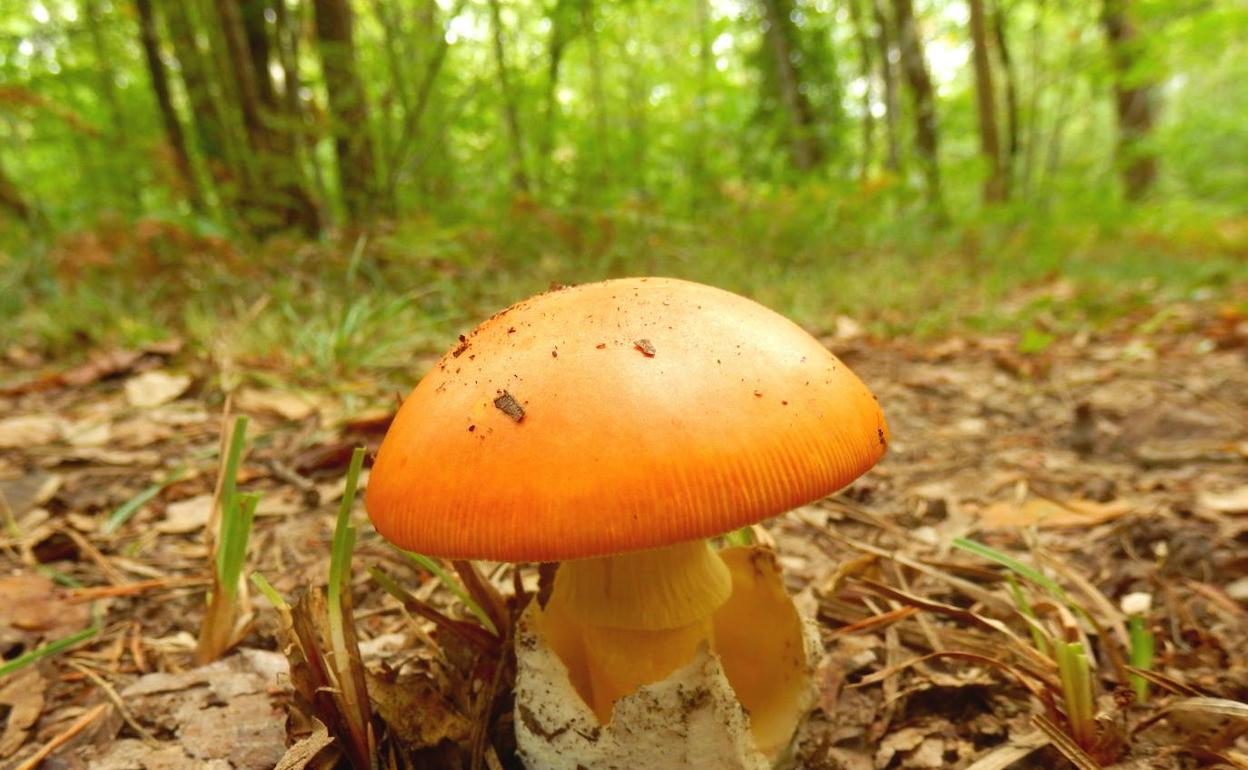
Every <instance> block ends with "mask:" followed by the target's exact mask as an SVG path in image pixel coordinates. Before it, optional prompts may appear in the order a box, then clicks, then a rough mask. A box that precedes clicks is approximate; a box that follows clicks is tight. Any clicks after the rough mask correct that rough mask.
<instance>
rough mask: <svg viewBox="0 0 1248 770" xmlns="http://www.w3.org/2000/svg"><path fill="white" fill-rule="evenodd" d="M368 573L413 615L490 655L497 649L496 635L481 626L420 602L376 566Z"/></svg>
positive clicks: (370, 568)
mask: <svg viewBox="0 0 1248 770" xmlns="http://www.w3.org/2000/svg"><path fill="white" fill-rule="evenodd" d="M368 574H369V575H371V576H372V578H373V580H376V581H377V584H378V585H380V586H381V587H382V588H383V589H384V590H385V591H386V593H388V594H390V595H391V596H393V597H394V598H395V599H398V600H399V601H400V602H402V603H403V608H404V609H406V610H407V611H408V612H410V613H412V614H413V615H419V616H420V617H422V618H424V619H425V620H428V621H429V622H431V623H433V624H434V625H435V626H437V627H438V628H441V629H443V630H444V631H448V632H450V633H452V634H455V635H456V636H458V637H459V638H460V639H462V640H463V641H465V642H467V643H468V644H470V645H472V646H473V647H475V648H477V649H478V650H480V651H481V652H484V653H488V654H491V655H492V654H494V653H495V652H496V651H497V650H498V643H499V640H498V637H496V636H494V635H493V634H491V633H490V632H488V631H486V630H485V629H484V628H482V627H481V626H478V625H475V624H473V623H466V622H464V621H462V620H453V619H451V618H448V617H447V616H446V615H443V614H442V613H441V612H439V611H438V610H437V609H435V608H433V607H430V606H429V605H428V604H426V603H425V602H422V601H421V600H420V599H418V598H416V597H415V596H413V595H412V594H411V593H409V592H408V591H407V589H405V588H403V587H402V586H401V585H399V584H398V582H397V581H395V580H394V578H392V577H390V576H389V575H387V574H386V573H385V572H383V571H382V570H381V569H379V568H377V567H369V569H368Z"/></svg>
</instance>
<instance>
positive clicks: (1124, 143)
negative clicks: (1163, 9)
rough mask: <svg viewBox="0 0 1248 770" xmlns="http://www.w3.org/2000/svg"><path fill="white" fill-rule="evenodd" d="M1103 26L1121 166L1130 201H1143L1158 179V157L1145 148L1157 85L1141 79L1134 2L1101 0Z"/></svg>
mask: <svg viewBox="0 0 1248 770" xmlns="http://www.w3.org/2000/svg"><path fill="white" fill-rule="evenodd" d="M1101 26H1102V28H1104V30H1105V40H1106V42H1107V44H1108V46H1109V58H1110V64H1111V65H1112V66H1113V70H1114V107H1115V110H1116V112H1117V115H1118V146H1117V158H1118V166H1119V168H1120V169H1121V173H1122V186H1123V190H1124V192H1125V194H1126V196H1127V199H1128V200H1133V201H1136V200H1140V199H1141V198H1143V197H1144V196H1145V195H1147V194H1148V192H1149V190H1151V189H1152V187H1153V183H1154V182H1155V181H1156V179H1157V156H1156V155H1154V154H1153V153H1152V152H1151V151H1150V150H1148V149H1146V148H1145V147H1144V146H1143V144H1144V142H1145V140H1147V139H1148V135H1149V134H1150V133H1152V130H1153V123H1154V121H1155V119H1156V107H1155V101H1156V98H1157V97H1156V84H1155V83H1154V82H1153V81H1152V80H1151V79H1141V78H1140V77H1139V75H1138V73H1137V72H1135V69H1136V67H1137V65H1138V64H1139V62H1140V58H1141V57H1140V40H1139V32H1138V31H1137V29H1136V26H1135V22H1134V20H1133V19H1132V18H1131V0H1102V4H1101Z"/></svg>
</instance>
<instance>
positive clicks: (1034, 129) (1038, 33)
mask: <svg viewBox="0 0 1248 770" xmlns="http://www.w3.org/2000/svg"><path fill="white" fill-rule="evenodd" d="M1047 9H1048V5H1047V4H1046V3H1045V1H1044V0H1036V9H1035V16H1034V17H1032V22H1031V34H1030V35H1029V37H1030V41H1029V43H1028V46H1027V47H1028V55H1027V59H1028V66H1027V70H1028V79H1029V80H1030V81H1031V84H1030V85H1031V87H1030V91H1029V93H1028V94H1027V147H1026V148H1025V150H1024V152H1023V171H1022V194H1023V197H1025V198H1030V197H1031V191H1032V181H1033V180H1034V179H1035V178H1036V176H1037V175H1038V174H1037V170H1036V169H1037V164H1038V163H1039V157H1040V93H1041V90H1042V89H1041V83H1042V82H1043V81H1044V72H1043V70H1044V64H1043V59H1042V58H1041V55H1040V51H1041V49H1042V48H1043V46H1044V19H1045V11H1046V10H1047Z"/></svg>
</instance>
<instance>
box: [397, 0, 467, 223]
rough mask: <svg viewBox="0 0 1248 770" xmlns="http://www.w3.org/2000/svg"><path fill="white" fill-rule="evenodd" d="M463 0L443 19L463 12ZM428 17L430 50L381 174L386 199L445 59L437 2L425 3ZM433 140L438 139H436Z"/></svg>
mask: <svg viewBox="0 0 1248 770" xmlns="http://www.w3.org/2000/svg"><path fill="white" fill-rule="evenodd" d="M466 3H467V0H456V3H455V6H454V7H453V8H452V9H451V11H450V13H448V14H447V15H446V22H447V23H450V21H452V20H453V19H455V18H456V17H457V16H459V14H460V13H462V12H463V10H464V6H465V5H466ZM426 8H427V9H428V11H429V16H428V17H427V18H426V19H424V24H423V26H424V27H425V28H426V29H427V30H428V32H429V35H428V36H427V37H426V38H425V39H426V40H428V41H429V42H430V43H431V44H432V46H433V50H432V51H431V52H430V54H429V55H428V57H427V58H426V59H425V72H424V75H423V76H422V77H421V80H420V83H419V84H418V85H417V90H416V97H415V99H413V100H412V107H411V109H410V110H408V111H407V112H406V114H404V116H403V126H402V130H401V131H400V133H399V141H398V142H397V143H396V145H395V154H394V157H393V158H391V160H390V170H389V173H387V174H386V175H385V186H384V191H385V196H386V200H393V199H395V197H396V196H397V190H398V184H399V177H400V176H401V175H402V174H403V172H404V171H405V170H406V169H407V168H408V166H409V165H410V163H411V153H412V151H413V149H414V147H415V146H416V145H417V144H418V142H417V138H418V135H419V133H420V128H421V119H422V118H423V117H424V115H425V111H426V110H427V109H428V107H429V102H430V100H431V99H432V98H433V88H434V85H435V84H436V83H437V80H438V75H439V74H440V73H441V72H442V65H443V63H444V62H445V61H446V52H447V49H448V48H449V47H450V46H449V44H448V43H447V39H446V30H445V25H444V24H439V23H438V20H437V16H436V14H437V3H435V2H430V3H428V4H427V5H426ZM438 136H439V137H441V136H442V129H441V128H440V129H439V131H438ZM437 141H439V142H440V141H441V139H440V138H439V139H438V140H437Z"/></svg>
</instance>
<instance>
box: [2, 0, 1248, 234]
mask: <svg viewBox="0 0 1248 770" xmlns="http://www.w3.org/2000/svg"><path fill="white" fill-rule="evenodd" d="M284 2H286V6H285V8H284V9H283V10H284V13H285V14H286V15H287V16H289V17H290V19H293V21H287V20H285V19H284V20H282V22H283V23H289V24H292V25H293V27H294V29H295V30H296V39H295V41H294V42H295V45H294V46H293V49H294V55H295V56H296V57H297V66H296V67H295V70H296V74H297V77H298V79H299V81H300V83H301V87H300V88H299V91H298V101H299V103H300V104H301V105H302V108H303V110H304V111H305V115H304V116H303V117H302V118H300V119H299V120H300V121H301V125H302V126H303V128H304V130H305V137H306V138H307V139H308V143H307V145H306V146H305V147H304V148H303V149H304V152H303V154H302V155H301V157H300V162H301V164H302V167H303V172H304V173H305V174H306V175H307V176H308V178H309V179H311V180H313V182H312V184H313V185H314V186H315V187H317V188H318V193H317V194H318V195H319V196H320V197H322V198H323V199H324V203H325V204H327V205H328V208H329V209H330V211H331V212H334V214H335V219H336V220H339V221H341V218H342V213H341V212H342V202H341V200H340V196H339V195H338V193H337V192H336V185H335V181H334V175H335V172H336V169H335V167H334V164H333V160H332V158H333V138H332V135H331V132H330V131H329V130H328V125H327V124H328V122H329V119H328V117H327V107H326V100H327V94H326V87H325V78H324V77H323V70H322V66H321V62H320V59H319V57H318V50H317V47H316V45H315V44H314V41H313V38H314V34H315V33H314V31H313V24H314V22H313V18H312V11H313V9H312V7H311V6H312V5H313V4H312V3H311V2H296V1H295V0H284ZM854 3H856V4H857V6H858V7H857V8H851V4H854ZM253 4H254V3H253ZM243 5H244V6H245V5H247V3H243ZM259 5H261V6H263V13H264V14H265V15H266V26H267V28H268V32H269V34H270V35H272V36H274V42H275V43H276V36H277V35H279V34H280V30H278V29H277V23H278V18H277V16H278V14H277V13H276V10H277V8H276V5H275V4H274V3H272V2H266V3H260V4H259ZM155 6H156V11H157V14H158V16H162V17H163V18H162V19H160V20H159V21H160V23H159V24H158V26H157V31H158V34H159V37H160V45H161V51H162V58H163V61H164V63H165V65H166V66H167V68H168V69H169V71H170V75H171V77H170V82H171V88H172V96H173V102H174V106H175V107H176V109H177V110H178V113H179V116H180V119H181V120H182V121H183V123H184V125H185V126H186V130H187V132H188V134H190V135H191V139H192V141H190V144H191V146H192V155H193V156H194V157H193V160H194V163H195V169H196V174H197V175H198V176H199V178H200V179H201V180H205V179H207V178H208V177H209V176H210V171H209V169H208V168H207V165H206V161H205V158H204V156H203V153H202V151H201V150H200V149H199V147H200V146H202V137H201V138H200V139H199V141H198V143H197V141H196V140H195V134H196V130H195V129H194V127H193V126H192V125H191V124H192V123H193V120H194V112H193V105H192V104H191V101H190V99H189V97H188V93H187V86H186V83H185V80H184V78H182V77H179V75H181V74H184V73H185V69H184V67H183V66H182V64H181V62H180V58H179V54H180V53H184V52H179V51H178V50H176V46H175V45H174V43H173V42H171V39H170V36H169V34H168V32H167V29H168V16H169V11H170V8H169V6H170V4H169V3H167V2H166V3H161V2H157V3H156V4H155ZM184 6H185V8H186V11H187V16H188V18H189V21H190V23H191V24H192V25H194V26H195V28H196V31H195V34H196V35H197V37H198V38H199V44H200V46H201V49H202V50H203V51H208V52H209V53H213V52H214V51H215V49H213V46H212V41H211V40H210V38H211V37H212V35H213V34H215V33H214V32H213V31H212V30H211V29H210V26H211V25H212V24H213V23H215V17H214V14H213V9H212V6H211V4H210V3H207V2H204V1H203V0H199V1H198V2H190V3H186V4H184ZM766 6H767V4H766V3H754V2H744V1H742V2H732V1H730V0H688V2H654V1H653V0H650V1H647V0H634V1H633V2H596V3H595V2H591V1H590V0H558V1H557V0H547V2H530V1H529V0H520V1H518V2H517V1H507V2H502V3H500V5H499V9H500V19H501V25H502V33H503V34H502V41H503V42H504V44H505V63H506V69H507V74H508V81H507V88H508V89H509V90H510V91H511V92H512V93H510V94H507V95H506V96H507V98H508V99H510V100H511V101H512V102H513V103H514V105H515V110H516V112H517V116H518V124H519V126H520V127H521V130H522V136H523V149H522V150H521V152H522V157H523V166H524V170H525V173H526V175H527V177H528V181H529V188H530V194H531V195H533V196H534V197H536V198H538V199H540V200H542V201H543V202H546V203H550V204H555V205H572V206H602V205H619V204H620V203H621V202H630V201H631V202H636V203H639V204H642V203H644V204H645V205H647V206H653V207H656V208H658V209H665V210H668V211H671V212H688V211H691V210H695V209H696V207H697V206H698V205H700V204H702V203H705V202H707V201H708V200H717V199H723V198H725V197H726V198H733V197H739V196H748V195H753V194H756V193H758V194H765V193H766V192H767V191H768V190H773V189H775V188H777V187H783V186H788V185H794V184H799V185H814V186H825V187H827V188H828V194H829V196H831V197H833V198H835V197H838V196H851V195H854V194H856V192H857V191H858V187H857V185H858V183H859V180H861V179H862V178H863V174H862V171H863V163H864V157H863V151H864V147H863V145H864V133H863V130H862V122H863V120H864V117H865V116H866V115H868V114H869V115H870V118H871V119H872V120H873V121H874V122H875V123H876V126H875V129H874V136H873V137H872V142H873V145H874V146H873V147H872V154H873V157H871V158H869V159H868V160H867V173H866V179H867V180H868V181H869V180H873V179H874V180H876V181H877V183H879V184H884V185H887V186H889V187H890V189H892V190H893V191H896V192H898V193H901V194H904V195H903V197H905V196H906V195H913V196H916V197H917V194H918V191H919V190H920V188H921V187H922V184H921V181H920V178H919V177H920V170H919V164H917V163H916V162H914V159H913V156H914V154H915V148H914V140H913V132H912V131H911V130H910V119H909V118H908V117H907V116H908V114H909V113H911V112H912V111H913V105H912V103H911V101H910V99H909V98H908V95H906V94H904V93H903V94H901V95H900V96H901V98H899V99H898V100H897V101H898V108H899V114H897V115H896V119H897V122H898V124H899V125H898V127H897V129H896V133H897V138H898V141H899V144H900V155H901V158H900V161H901V162H900V168H899V170H898V172H897V173H896V175H893V174H892V173H891V172H890V171H889V170H888V169H886V167H885V158H884V136H883V131H884V125H883V124H884V122H885V118H886V113H887V105H886V103H885V97H884V94H883V88H882V83H881V78H880V72H879V63H878V61H875V62H872V63H871V66H872V67H873V68H874V70H875V72H874V75H873V76H872V77H871V78H870V79H868V78H864V77H863V62H862V56H863V49H862V48H861V47H860V46H859V41H858V40H857V39H856V24H855V20H854V14H855V13H858V14H862V15H863V16H864V17H865V23H864V26H865V29H866V31H867V33H868V34H872V33H873V30H874V21H873V20H872V10H873V7H877V6H884V7H885V9H886V10H888V8H887V6H888V3H874V4H873V3H872V2H870V0H865V1H864V0H853V2H852V3H851V0H835V1H834V0H817V1H815V2H810V1H809V0H797V1H795V2H789V3H780V4H778V7H780V8H787V9H788V12H789V13H788V15H789V19H790V20H791V29H792V31H793V32H794V34H795V35H796V38H795V39H793V40H792V41H791V42H792V45H791V48H790V51H789V54H790V57H791V59H792V60H793V61H794V62H795V63H797V64H799V65H800V68H801V69H800V72H801V76H802V82H801V83H800V85H799V88H800V90H801V92H802V93H803V94H804V95H805V97H806V98H807V99H808V101H809V103H810V105H811V109H812V110H813V112H814V115H815V117H816V120H815V122H814V124H813V129H812V130H813V132H814V134H815V139H816V140H817V141H818V143H819V145H820V147H821V148H822V153H823V161H822V162H821V163H819V164H818V165H817V166H816V167H815V168H813V169H809V170H799V169H797V168H795V167H794V163H793V159H792V158H791V157H790V152H789V147H788V143H787V141H786V136H787V134H788V132H789V131H791V130H792V125H791V123H792V121H791V118H790V115H789V114H788V113H787V112H786V106H785V103H784V97H783V94H782V91H783V88H782V84H781V83H779V82H778V78H777V71H776V67H775V57H774V56H773V54H772V51H771V50H769V48H768V43H767V37H766V36H767V31H766V30H767V25H768V22H767V21H766ZM988 6H989V7H990V9H991V10H992V12H993V13H995V14H1000V15H1001V16H1002V18H1003V21H1004V33H1005V35H1006V39H1007V40H1008V44H1009V48H1010V50H1009V54H1010V56H1011V58H1012V67H1013V75H1014V79H1015V81H1016V83H1015V86H1016V88H1017V90H1018V111H1019V118H1018V119H1019V121H1020V129H1019V131H1020V136H1021V141H1022V143H1023V146H1022V148H1021V149H1020V160H1019V161H1018V162H1019V163H1020V165H1021V164H1026V166H1027V169H1026V172H1025V173H1026V174H1027V177H1026V178H1025V179H1023V180H1020V182H1022V184H1025V185H1026V189H1024V190H1023V191H1022V192H1023V193H1024V194H1025V195H1027V196H1029V197H1031V198H1033V199H1045V198H1048V197H1052V196H1087V195H1093V196H1102V195H1106V194H1113V190H1114V184H1115V179H1114V174H1113V167H1114V162H1115V161H1114V137H1115V131H1116V127H1115V122H1114V114H1113V89H1112V83H1111V80H1112V77H1113V73H1112V72H1111V70H1110V66H1109V57H1108V56H1107V51H1106V40H1105V35H1104V34H1103V32H1102V30H1101V27H1100V25H1099V24H1098V19H1099V15H1100V13H1101V6H1102V4H1101V3H1099V2H1091V3H1082V2H1078V3H1076V2H1058V1H1057V0H1001V2H990V3H988ZM351 10H352V11H353V14H354V26H355V57H354V58H355V64H356V66H357V68H358V71H359V73H360V77H361V79H362V81H363V83H364V89H365V92H366V96H365V101H366V103H367V107H368V111H367V119H366V121H365V123H364V124H363V125H361V126H358V127H356V128H357V129H358V130H363V131H366V132H367V133H368V135H369V136H370V137H371V138H372V140H373V142H374V146H375V152H376V155H377V157H378V159H379V162H378V164H377V169H378V172H377V173H378V175H379V176H381V177H383V178H384V180H385V181H386V182H387V183H389V182H392V183H393V184H392V186H393V192H394V195H395V198H396V200H395V204H394V210H395V211H396V212H398V213H403V212H422V213H433V214H434V215H436V216H440V217H447V218H455V217H461V216H466V215H471V214H474V213H479V212H480V211H481V210H483V209H484V210H488V209H491V208H496V207H498V206H500V205H505V204H507V203H508V202H510V201H511V200H512V198H513V195H514V192H515V190H514V185H513V183H512V182H513V179H512V163H513V161H512V160H511V158H510V153H511V152H512V150H511V149H510V145H509V139H508V131H507V128H506V126H505V120H506V118H505V114H504V113H505V110H504V109H503V106H502V103H503V101H504V94H503V92H502V89H501V88H500V80H499V78H498V77H497V76H496V61H495V58H494V57H495V52H494V48H493V39H494V38H493V27H492V18H491V5H490V3H488V2H485V1H484V0H468V1H467V2H462V3H461V2H455V1H454V0H438V2H436V4H435V3H432V2H426V1H425V0H411V1H407V0H400V1H399V2H384V3H383V2H380V1H379V0H368V1H364V0H357V1H356V2H353V3H351ZM1131 12H1132V13H1133V14H1134V19H1135V23H1136V24H1137V26H1138V27H1139V30H1140V36H1139V39H1138V40H1137V41H1136V42H1135V44H1134V45H1136V46H1137V47H1138V49H1139V52H1140V56H1139V57H1138V60H1137V61H1136V62H1135V63H1134V65H1133V69H1132V72H1131V75H1130V77H1132V78H1136V79H1140V80H1142V81H1143V80H1149V81H1156V82H1157V83H1158V85H1159V91H1160V112H1159V120H1158V126H1157V128H1156V130H1155V132H1154V133H1153V135H1151V136H1149V137H1148V138H1147V140H1146V141H1147V142H1148V143H1149V144H1150V146H1151V147H1153V148H1155V149H1156V151H1157V152H1158V153H1159V155H1160V156H1161V158H1162V163H1161V168H1162V176H1161V179H1160V185H1159V188H1158V191H1157V194H1159V195H1165V196H1179V197H1185V198H1192V199H1197V200H1201V201H1207V202H1208V203H1210V204H1214V205H1235V204H1236V203H1237V202H1239V203H1242V201H1243V199H1244V197H1245V196H1244V191H1245V190H1246V189H1248V169H1246V164H1244V163H1242V162H1240V163H1234V162H1228V159H1230V158H1245V157H1248V130H1245V129H1244V126H1243V115H1244V114H1246V112H1248V55H1245V54H1246V53H1248V9H1246V8H1245V6H1244V5H1243V4H1242V3H1237V2H1232V1H1231V0H1222V1H1221V2H1195V1H1194V0H1142V1H1141V2H1139V3H1134V4H1132V5H1131ZM915 13H916V16H917V23H918V30H919V35H920V37H921V38H922V42H923V44H924V48H925V55H926V60H927V62H928V64H929V66H930V70H931V76H932V79H933V81H934V84H935V88H936V119H937V126H938V130H939V137H940V146H939V160H940V164H941V171H942V172H943V173H942V176H943V178H944V180H945V194H946V195H947V198H948V204H949V208H950V210H951V211H953V212H955V213H957V212H964V211H966V210H968V209H974V208H976V207H977V206H978V205H979V204H978V199H979V182H980V179H981V178H982V176H983V175H984V173H985V169H984V161H983V159H982V157H981V156H980V154H979V152H978V145H977V141H978V140H977V135H976V115H975V95H974V80H973V73H972V71H971V69H972V68H971V40H970V38H969V33H968V19H969V12H968V4H967V3H966V2H965V1H964V0H954V1H952V2H944V1H937V2H919V3H918V4H917V5H916V7H915ZM439 38H440V39H442V40H444V41H445V42H446V44H447V48H446V52H445V61H444V62H443V63H442V64H441V66H440V68H439V69H438V71H437V72H436V74H434V75H433V76H432V77H430V74H429V73H430V66H429V62H430V61H431V59H432V57H434V56H435V55H436V50H437V48H438V40H439ZM556 45H557V46H559V47H560V48H561V50H560V52H559V56H560V57H561V60H560V61H559V62H558V64H557V65H556V66H557V72H554V71H553V68H552V62H553V61H554V56H553V55H552V49H553V48H554V47H555V46H556ZM872 54H874V52H872ZM892 56H893V57H894V58H897V56H898V54H897V51H896V49H893V51H892ZM209 63H210V64H211V63H212V62H209ZM552 73H553V75H554V77H553V78H552ZM269 74H270V77H271V79H272V82H273V83H274V86H275V88H276V89H277V90H278V91H282V90H283V89H285V88H286V86H287V84H288V78H287V76H286V70H285V69H284V67H283V63H282V61H281V57H279V55H278V51H277V46H276V45H275V46H274V47H273V52H272V54H271V58H270V59H269ZM998 75H999V76H1000V75H1001V72H1000V70H998ZM427 77H428V78H430V82H429V83H428V84H427V87H428V91H429V93H428V95H427V97H426V100H427V106H426V107H425V109H424V112H423V114H422V115H421V116H420V119H419V124H418V125H416V126H415V127H412V126H411V125H410V116H411V114H412V112H413V111H414V110H415V109H416V107H415V104H416V102H417V100H419V98H420V95H419V92H420V90H421V89H422V87H425V86H426V84H425V83H424V79H425V78H427ZM0 79H2V82H3V86H2V87H0V141H2V144H0V164H2V167H3V168H4V170H5V172H6V175H7V176H8V177H9V178H10V179H12V180H15V184H16V185H17V187H18V189H19V191H20V192H21V193H22V194H23V195H24V197H25V198H27V199H29V200H30V201H32V202H34V203H36V204H37V205H39V206H40V207H41V208H42V209H43V210H45V211H46V212H47V213H48V215H49V216H50V217H51V219H52V221H53V222H55V223H57V224H62V225H66V224H75V223H79V222H81V221H83V220H84V219H86V220H90V219H91V218H93V217H95V216H98V215H99V214H100V213H101V212H105V211H109V212H117V213H120V214H123V215H137V214H155V215H166V216H172V215H177V214H179V213H185V212H186V210H187V204H186V199H185V196H184V194H183V192H184V191H183V190H182V189H181V183H180V181H179V179H178V178H177V174H176V173H175V172H174V170H173V167H172V164H171V163H170V158H169V148H168V142H167V138H166V136H165V135H164V133H163V132H162V127H161V118H160V115H159V113H158V111H157V105H156V103H155V100H154V99H153V96H152V87H151V85H150V80H149V75H148V72H147V69H146V67H145V64H144V57H143V50H142V48H141V46H140V42H139V34H138V14H137V12H136V10H135V7H134V5H132V4H131V3H130V2H119V1H118V0H72V1H71V0H33V1H31V0H0ZM1000 82H1001V81H1000V77H999V78H998V90H1000ZM903 86H904V83H903V84H899V88H901V87H903ZM216 91H217V97H218V98H220V99H228V97H229V94H228V93H226V91H227V89H225V88H223V87H220V86H219V87H218V88H217V89H216ZM868 91H869V98H867V99H864V95H868ZM551 97H553V98H551ZM1002 120H1004V118H1002ZM391 177H392V179H391ZM383 186H384V185H383ZM208 192H209V199H210V200H211V201H214V202H215V203H216V204H217V205H216V206H213V207H210V208H209V210H208V214H209V215H208V217H207V219H208V221H211V222H216V223H217V224H219V225H222V226H227V227H228V226H231V218H230V217H229V216H225V215H224V213H223V212H222V211H221V207H220V205H219V204H220V201H221V194H220V191H214V190H212V189H211V188H210V189H209V191H208ZM907 199H908V198H907Z"/></svg>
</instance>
